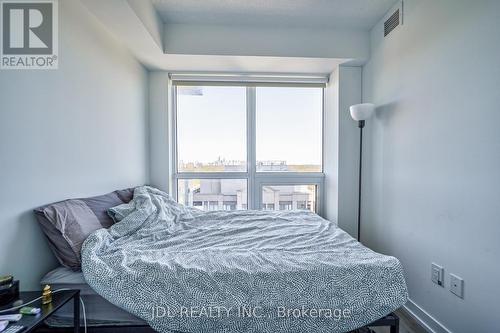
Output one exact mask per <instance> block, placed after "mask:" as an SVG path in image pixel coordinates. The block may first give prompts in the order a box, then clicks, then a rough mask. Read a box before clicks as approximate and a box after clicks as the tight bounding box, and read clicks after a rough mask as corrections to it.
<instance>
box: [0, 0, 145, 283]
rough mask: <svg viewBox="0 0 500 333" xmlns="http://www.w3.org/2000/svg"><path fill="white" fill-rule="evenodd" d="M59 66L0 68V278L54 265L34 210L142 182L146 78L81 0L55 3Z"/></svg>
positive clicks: (36, 273)
mask: <svg viewBox="0 0 500 333" xmlns="http://www.w3.org/2000/svg"><path fill="white" fill-rule="evenodd" d="M59 6H60V7H59V48H60V52H59V59H60V60H59V69H58V70H53V71H47V70H39V71H34V70H26V71H20V70H11V71H0V184H1V186H2V190H1V191H0V274H13V275H14V276H15V277H16V278H18V279H20V280H21V287H22V289H25V290H27V289H32V290H33V289H35V288H39V280H40V277H41V276H42V275H43V274H44V273H46V272H47V271H48V270H49V269H51V268H54V267H55V266H56V261H55V259H54V257H53V255H52V253H51V252H50V250H49V248H48V246H47V245H46V240H45V238H44V236H43V235H42V232H41V229H40V228H39V226H38V225H37V223H36V222H35V219H34V216H33V213H32V209H33V208H35V207H37V206H39V205H43V204H46V203H50V202H53V201H57V200H63V199H66V198H71V197H81V196H91V195H98V194H104V193H106V192H109V191H112V190H115V189H118V188H125V187H129V186H133V185H139V184H143V183H145V182H147V181H148V174H147V170H148V167H147V163H148V150H147V129H146V126H147V113H146V108H147V97H148V96H147V72H146V71H145V69H144V68H143V67H142V65H140V64H139V63H138V62H137V61H136V60H135V59H134V58H132V57H131V56H129V53H128V52H127V51H126V50H124V49H123V48H122V47H120V46H118V45H117V44H116V43H115V41H114V40H112V39H110V38H109V37H108V35H107V34H106V32H105V31H104V30H103V29H102V27H101V26H100V25H99V24H98V23H97V22H96V21H95V19H94V18H93V17H92V16H90V15H89V14H88V13H87V10H86V9H85V8H84V7H82V6H81V4H80V2H79V1H75V0H64V1H59Z"/></svg>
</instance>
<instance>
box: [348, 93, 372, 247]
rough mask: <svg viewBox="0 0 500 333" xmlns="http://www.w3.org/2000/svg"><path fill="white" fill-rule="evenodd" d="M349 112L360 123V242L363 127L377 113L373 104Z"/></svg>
mask: <svg viewBox="0 0 500 333" xmlns="http://www.w3.org/2000/svg"><path fill="white" fill-rule="evenodd" d="M349 110H350V111H351V117H352V119H354V120H356V121H357V122H358V127H359V175H358V177H359V178H358V242H360V241H361V170H362V166H363V127H365V120H366V119H368V118H370V117H371V116H372V114H373V112H374V111H375V105H374V104H371V103H362V104H356V105H352V106H351V107H350V108H349Z"/></svg>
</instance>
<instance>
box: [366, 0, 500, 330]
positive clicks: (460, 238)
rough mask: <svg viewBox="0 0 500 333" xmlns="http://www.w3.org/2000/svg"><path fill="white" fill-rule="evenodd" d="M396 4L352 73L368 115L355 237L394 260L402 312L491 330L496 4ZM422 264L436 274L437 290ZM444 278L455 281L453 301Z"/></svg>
mask: <svg viewBox="0 0 500 333" xmlns="http://www.w3.org/2000/svg"><path fill="white" fill-rule="evenodd" d="M404 7H405V15H404V25H403V26H402V27H400V28H398V29H397V30H395V31H393V32H392V33H391V34H390V35H389V36H388V38H384V37H383V26H382V22H381V23H379V24H378V25H377V26H376V27H374V29H373V30H372V33H371V45H372V56H371V60H370V61H369V62H368V63H367V64H366V66H365V67H364V68H363V83H364V90H363V99H364V101H366V102H374V103H376V104H377V105H378V106H379V107H378V109H377V112H376V118H375V119H374V120H372V121H371V122H370V123H369V124H367V131H371V134H370V135H367V140H366V141H365V143H366V145H365V152H366V153H367V154H366V155H365V156H366V157H367V160H366V161H367V165H365V168H364V170H365V171H366V173H365V179H366V180H367V181H366V182H365V186H364V188H363V195H364V202H365V203H366V204H367V205H365V206H364V207H365V209H364V216H365V218H364V220H363V235H362V237H363V239H365V240H366V241H365V242H366V244H368V245H369V246H370V247H372V248H373V249H375V250H377V251H381V252H384V253H388V254H391V255H395V256H397V257H398V258H399V259H400V260H401V261H402V263H403V265H404V268H405V271H406V278H407V282H408V287H409V292H410V297H411V300H412V301H413V302H414V303H410V306H413V305H414V304H417V305H419V306H420V307H421V308H422V309H423V310H425V311H427V312H428V313H429V314H431V315H432V316H433V317H434V318H435V319H436V320H437V321H439V322H441V323H442V324H443V325H444V326H446V327H447V328H448V329H449V330H451V331H453V332H493V331H498V327H499V325H500V317H499V316H498V312H499V309H500V307H499V305H498V300H499V296H500V285H499V284H498V281H499V278H500V265H499V264H498V262H499V258H498V254H499V253H500V242H499V236H500V223H499V216H500V172H499V171H500V134H499V133H500V132H499V123H500V66H499V64H498V61H499V59H500V15H499V13H500V1H495V0H490V1H487V0H480V1H468V0H441V1H435V0H405V2H404ZM431 262H436V263H439V264H441V265H443V266H444V268H445V274H446V279H445V287H444V288H441V287H439V286H437V285H435V284H433V283H432V282H431V279H430V267H431ZM449 273H455V274H457V275H459V276H461V277H462V278H463V279H464V280H465V297H464V299H460V298H458V297H456V296H454V295H453V294H451V293H450V292H449V290H448V289H449V286H450V280H449V275H448V274H449ZM414 308H415V307H414ZM427 319H429V318H427ZM437 329H439V327H438V328H437Z"/></svg>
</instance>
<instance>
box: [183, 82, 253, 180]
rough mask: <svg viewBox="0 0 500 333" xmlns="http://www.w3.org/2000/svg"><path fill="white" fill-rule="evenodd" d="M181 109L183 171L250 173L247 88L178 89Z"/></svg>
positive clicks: (205, 87)
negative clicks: (248, 168) (247, 142)
mask: <svg viewBox="0 0 500 333" xmlns="http://www.w3.org/2000/svg"><path fill="white" fill-rule="evenodd" d="M177 110H178V111H179V112H177V170H178V171H179V172H214V171H215V172H217V171H218V172H228V171H229V172H230V171H246V163H247V162H246V156H247V153H246V137H247V135H246V112H247V111H246V89H245V87H219V86H213V87H210V86H203V87H178V88H177ZM228 124H230V126H227V125H228Z"/></svg>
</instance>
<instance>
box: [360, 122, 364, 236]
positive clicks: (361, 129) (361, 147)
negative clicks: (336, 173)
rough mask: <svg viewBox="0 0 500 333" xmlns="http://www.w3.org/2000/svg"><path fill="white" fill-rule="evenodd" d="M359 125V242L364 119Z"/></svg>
mask: <svg viewBox="0 0 500 333" xmlns="http://www.w3.org/2000/svg"><path fill="white" fill-rule="evenodd" d="M358 127H359V174H358V242H361V174H362V173H361V170H362V166H363V127H365V121H364V120H360V121H358Z"/></svg>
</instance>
